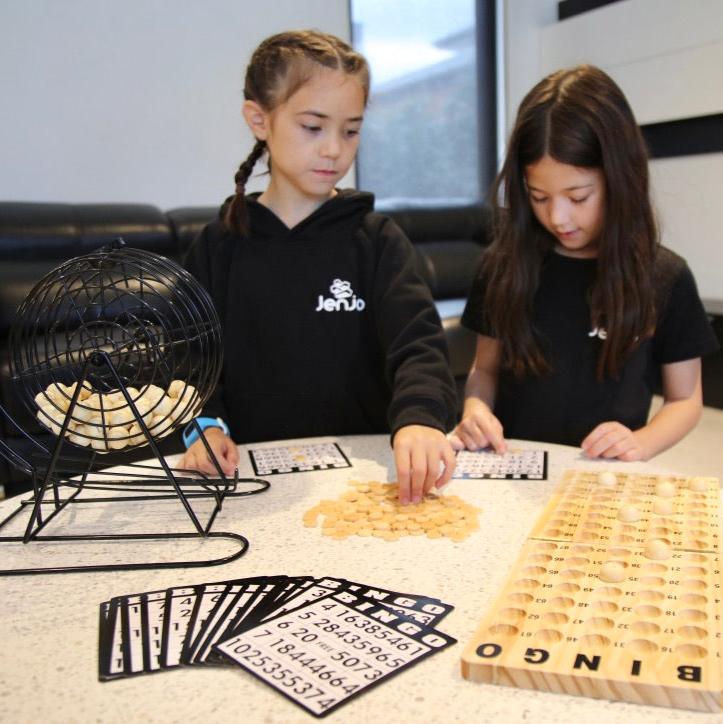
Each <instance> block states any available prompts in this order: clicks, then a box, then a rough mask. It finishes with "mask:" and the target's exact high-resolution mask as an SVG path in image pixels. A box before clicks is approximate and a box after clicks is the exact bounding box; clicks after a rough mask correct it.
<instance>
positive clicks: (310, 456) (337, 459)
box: [249, 443, 351, 475]
mask: <svg viewBox="0 0 723 724" xmlns="http://www.w3.org/2000/svg"><path fill="white" fill-rule="evenodd" d="M249 457H250V458H251V464H252V465H253V466H254V472H255V473H256V475H279V474H281V473H304V472H307V471H310V470H328V469H330V468H350V467H351V463H350V462H349V459H348V458H347V456H346V455H344V453H343V452H342V449H341V448H340V447H339V446H338V445H337V444H336V443H319V444H316V445H287V446H282V447H278V446H277V447H256V448H252V449H250V450H249Z"/></svg>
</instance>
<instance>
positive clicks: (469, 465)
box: [452, 450, 547, 480]
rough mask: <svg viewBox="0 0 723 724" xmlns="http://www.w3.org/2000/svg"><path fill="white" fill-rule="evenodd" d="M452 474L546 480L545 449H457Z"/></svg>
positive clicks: (484, 477)
mask: <svg viewBox="0 0 723 724" xmlns="http://www.w3.org/2000/svg"><path fill="white" fill-rule="evenodd" d="M452 477H454V478H462V479H479V480H482V479H490V480H546V479H547V452H546V451H545V450H509V451H508V452H506V453H505V454H504V455H498V454H497V453H496V452H493V451H491V450H479V451H476V452H472V451H470V450H460V452H458V453H457V466H456V467H455V470H454V475H453V476H452Z"/></svg>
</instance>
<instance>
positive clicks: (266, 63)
mask: <svg viewBox="0 0 723 724" xmlns="http://www.w3.org/2000/svg"><path fill="white" fill-rule="evenodd" d="M319 66H321V67H324V68H330V69H332V70H339V71H341V72H343V73H346V74H348V75H353V76H356V77H357V79H358V80H359V83H360V84H361V87H362V90H363V91H364V103H366V102H367V99H368V97H369V66H368V64H367V61H366V59H365V58H364V56H363V55H361V54H360V53H357V52H356V51H355V50H354V49H353V48H352V47H351V46H350V45H348V44H347V43H345V42H344V41H343V40H340V39H339V38H337V37H336V36H334V35H329V34H328V33H322V32H319V31H317V30H294V31H289V32H285V33H278V34H277V35H272V36H271V37H269V38H266V40H264V41H263V42H262V43H261V45H259V47H258V48H256V50H255V51H254V54H253V55H252V56H251V61H250V62H249V65H248V68H247V69H246V81H245V84H244V98H245V99H246V100H251V101H256V103H258V104H259V105H260V106H261V107H262V108H263V109H264V110H265V111H267V112H268V111H272V110H274V108H276V107H278V106H279V105H281V104H282V103H284V102H285V101H287V100H288V99H289V98H291V96H292V95H294V93H296V91H297V90H299V88H301V86H302V85H304V83H307V82H308V81H309V80H310V79H311V77H312V76H313V74H314V73H315V72H316V71H317V70H318V69H319ZM265 151H266V143H265V142H264V141H256V144H255V145H254V147H253V149H252V151H251V153H250V154H249V155H248V157H247V158H246V159H245V160H244V161H243V162H242V163H241V165H240V166H239V169H238V171H237V172H236V175H235V176H234V181H235V182H236V192H235V194H234V195H233V196H232V197H231V198H230V199H229V200H227V203H226V204H225V205H224V207H223V209H222V214H223V219H224V223H225V225H226V228H228V229H229V230H231V231H234V232H236V233H238V234H244V233H245V232H246V227H247V223H248V213H247V210H246V201H245V194H246V182H247V181H248V178H249V176H250V175H251V172H252V171H253V168H254V166H255V164H256V162H257V161H258V160H259V159H260V158H261V157H262V156H263V155H264V152H265ZM269 167H270V160H269Z"/></svg>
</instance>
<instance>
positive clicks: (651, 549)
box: [462, 471, 723, 711]
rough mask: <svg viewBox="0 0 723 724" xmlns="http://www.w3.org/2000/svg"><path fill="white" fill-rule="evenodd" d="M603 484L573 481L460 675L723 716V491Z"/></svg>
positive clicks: (626, 480)
mask: <svg viewBox="0 0 723 724" xmlns="http://www.w3.org/2000/svg"><path fill="white" fill-rule="evenodd" d="M600 477H601V474H599V473H594V472H581V471H568V472H567V473H566V474H565V476H564V478H563V480H562V482H561V483H560V485H559V486H558V488H557V489H556V491H555V493H554V494H553V496H552V498H551V500H550V501H549V503H548V505H547V506H546V508H545V510H544V511H543V513H542V515H541V516H540V518H539V519H538V520H537V522H536V524H535V526H534V528H533V530H532V533H531V535H530V536H529V537H528V539H527V541H526V543H525V544H524V546H523V548H522V551H521V553H520V556H519V557H518V559H517V561H516V562H515V564H514V567H513V569H512V572H511V574H510V576H509V578H508V580H507V581H506V583H505V584H504V587H503V590H502V592H501V594H500V595H499V597H498V598H497V599H496V601H495V602H494V603H493V605H492V607H491V609H490V610H489V611H488V613H487V615H486V616H485V617H484V618H483V619H482V621H481V623H480V626H479V628H478V630H477V632H476V633H475V635H474V638H473V640H472V641H471V642H470V644H469V645H468V646H467V647H466V649H465V651H464V653H463V656H462V674H463V676H464V677H465V678H467V679H472V680H475V681H481V682H486V683H495V684H504V685H508V686H519V687H524V688H533V689H539V690H543V691H554V692H562V693H568V694H577V695H584V696H590V697H594V698H602V699H617V700H623V701H629V702H635V703H643V704H655V705H660V706H669V707H674V708H685V709H697V710H702V711H719V710H720V706H721V664H720V649H721V642H720V639H718V638H717V629H718V627H719V626H720V620H721V618H720V616H721V613H722V608H723V607H722V605H721V589H720V584H721V570H720V558H719V538H718V536H719V530H718V509H719V505H718V501H719V486H718V481H717V480H716V479H715V478H684V477H664V476H651V475H638V474H623V473H617V474H616V476H615V480H614V481H612V480H611V479H610V477H609V476H606V478H605V479H603V480H602V481H601V480H600ZM662 483H665V485H661V484H662ZM661 499H662V500H665V501H668V502H669V503H670V505H666V506H663V507H662V508H661V506H659V505H657V503H658V502H659V501H660V500H661ZM631 509H632V510H631ZM661 509H662V510H663V511H666V512H662V513H661V512H659V511H660V510H661ZM667 511H670V512H667Z"/></svg>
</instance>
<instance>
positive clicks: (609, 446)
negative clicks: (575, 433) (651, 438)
mask: <svg viewBox="0 0 723 724" xmlns="http://www.w3.org/2000/svg"><path fill="white" fill-rule="evenodd" d="M580 447H582V450H583V452H584V453H585V455H587V456H588V457H589V458H617V459H618V460H624V461H625V462H633V461H634V460H647V459H648V457H649V456H648V455H647V454H646V452H645V450H644V449H643V446H642V443H641V441H640V439H639V437H638V435H637V434H636V433H635V432H633V431H632V430H631V429H630V428H628V427H625V425H623V424H621V423H619V422H602V423H600V424H599V425H598V426H597V427H596V428H595V429H594V430H593V431H592V432H591V433H590V434H589V435H588V436H587V437H586V438H585V439H584V440H583V441H582V444H581V445H580Z"/></svg>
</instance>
